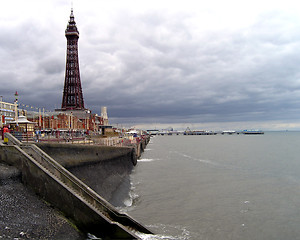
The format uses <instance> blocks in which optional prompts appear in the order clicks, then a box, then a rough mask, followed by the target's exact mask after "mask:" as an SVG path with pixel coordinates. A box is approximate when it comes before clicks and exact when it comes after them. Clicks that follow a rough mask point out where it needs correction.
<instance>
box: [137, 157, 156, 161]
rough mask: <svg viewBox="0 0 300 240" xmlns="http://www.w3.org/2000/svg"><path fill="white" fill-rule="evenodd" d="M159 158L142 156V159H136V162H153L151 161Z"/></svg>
mask: <svg viewBox="0 0 300 240" xmlns="http://www.w3.org/2000/svg"><path fill="white" fill-rule="evenodd" d="M157 160H159V159H152V158H142V159H138V162H153V161H157Z"/></svg>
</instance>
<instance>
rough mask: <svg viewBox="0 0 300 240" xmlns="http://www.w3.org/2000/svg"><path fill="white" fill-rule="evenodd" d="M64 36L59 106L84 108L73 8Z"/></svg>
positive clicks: (66, 108)
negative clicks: (64, 60)
mask: <svg viewBox="0 0 300 240" xmlns="http://www.w3.org/2000/svg"><path fill="white" fill-rule="evenodd" d="M65 36H66V38H67V57H66V72H65V84H64V91H63V99H62V105H61V108H62V110H84V101H83V94H82V88H81V81H80V72H79V60H78V39H79V31H78V29H77V26H76V22H75V18H74V14H73V8H72V9H71V14H70V20H69V23H68V25H67V28H66V31H65Z"/></svg>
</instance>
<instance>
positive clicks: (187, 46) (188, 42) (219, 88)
mask: <svg viewBox="0 0 300 240" xmlns="http://www.w3.org/2000/svg"><path fill="white" fill-rule="evenodd" d="M30 3H31V2H30ZM89 3H93V4H95V7H94V8H90V7H89V6H90V4H86V3H85V4H83V3H81V2H79V3H78V5H79V8H77V9H76V8H75V11H74V14H75V21H76V22H77V26H78V29H79V32H80V38H79V57H80V72H81V80H82V87H83V94H84V99H85V104H86V106H87V107H88V108H91V109H92V110H93V111H95V112H98V113H99V112H100V107H101V106H107V107H108V113H109V115H110V117H111V118H112V119H115V120H116V121H121V120H122V121H124V122H135V123H137V122H148V123H151V122H155V121H156V122H157V121H161V122H166V124H167V122H168V121H169V122H173V123H175V122H185V121H190V122H220V123H222V122H235V121H241V122H246V121H253V122H259V121H272V120H274V121H275V120H284V119H286V121H289V120H290V119H294V120H296V119H299V117H300V115H299V114H298V112H299V111H298V110H299V107H298V106H299V100H298V99H300V91H299V90H300V78H299V77H300V71H299V70H298V69H299V67H298V63H299V60H300V59H299V58H300V54H299V53H300V44H299V39H300V31H299V29H300V28H299V27H300V26H299V22H300V21H299V17H298V16H297V15H296V14H295V13H294V12H293V11H292V10H291V8H287V6H286V5H284V7H282V6H283V5H280V6H279V5H278V7H277V6H276V4H275V5H272V8H271V7H270V6H269V5H267V4H265V3H264V4H262V5H259V4H258V3H255V2H253V4H252V5H251V4H250V3H247V4H246V5H247V6H246V7H243V6H241V5H240V4H237V5H234V6H236V8H235V9H233V8H230V6H227V5H224V6H223V7H221V6H220V8H213V7H212V6H214V5H213V4H216V3H219V2H218V1H214V3H211V5H209V4H208V3H207V4H208V5H207V4H204V3H202V5H201V7H200V5H199V3H197V2H195V1H192V3H193V4H190V5H187V6H182V5H180V4H179V3H178V2H175V3H174V6H173V5H172V7H169V6H168V5H167V4H162V5H161V6H160V7H159V5H156V4H155V2H153V3H152V4H149V6H148V5H147V8H146V7H143V6H142V5H139V4H137V5H131V4H132V2H131V1H128V4H127V5H128V6H129V7H130V6H135V7H131V8H129V7H127V6H126V4H125V5H124V4H122V3H121V2H119V1H116V2H111V3H109V4H108V3H107V4H104V5H103V6H99V5H98V4H97V3H96V2H93V1H90V2H89ZM117 3H118V4H117ZM228 4H229V3H228ZM55 6H61V7H62V8H61V9H60V10H59V11H58V12H57V17H54V13H55V10H54V7H55ZM217 6H219V5H217ZM40 7H41V6H40ZM175 7H176V8H175ZM268 7H270V8H269V9H268ZM63 10H65V11H63ZM247 10H248V11H247ZM20 14H21V12H20ZM23 14H24V13H23ZM32 14H33V15H32V16H25V17H24V19H23V20H18V21H15V22H14V23H13V24H10V25H6V24H0V31H1V32H2V33H3V34H1V36H0V54H1V59H0V64H1V65H2V66H3V68H2V69H1V70H0V81H1V84H2V86H3V87H2V89H3V94H2V95H4V96H5V97H6V98H9V96H11V95H13V93H14V91H15V90H19V91H20V99H22V101H24V103H28V104H35V105H40V104H41V105H43V106H45V107H47V108H50V109H51V108H52V109H53V108H57V106H59V105H60V103H61V97H62V88H63V82H64V68H65V52H66V39H65V37H64V28H65V26H66V24H67V20H68V17H69V16H68V14H69V7H67V6H66V5H65V4H64V3H63V2H59V1H58V2H54V3H50V2H48V12H47V13H46V14H45V16H44V17H42V15H40V14H38V13H37V12H33V13H32ZM5 16H6V17H5V19H8V18H9V15H5ZM3 19H4V17H3ZM38 19H39V20H41V19H42V20H41V21H37V20H38ZM7 22H8V21H7ZM21 93H22V94H21ZM10 98H11V97H10Z"/></svg>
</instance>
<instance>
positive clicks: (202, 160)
mask: <svg viewBox="0 0 300 240" xmlns="http://www.w3.org/2000/svg"><path fill="white" fill-rule="evenodd" d="M173 152H174V153H176V154H178V155H181V156H183V157H185V158H189V159H191V160H194V161H198V162H202V163H206V164H209V165H214V166H220V164H219V163H216V162H213V161H211V160H206V159H199V158H194V157H192V156H190V155H187V154H184V153H180V152H177V151H173Z"/></svg>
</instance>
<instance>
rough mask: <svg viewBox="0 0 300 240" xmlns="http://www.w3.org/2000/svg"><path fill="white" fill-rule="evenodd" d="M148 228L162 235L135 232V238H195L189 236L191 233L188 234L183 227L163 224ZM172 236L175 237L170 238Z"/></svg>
mask: <svg viewBox="0 0 300 240" xmlns="http://www.w3.org/2000/svg"><path fill="white" fill-rule="evenodd" d="M149 227H150V228H152V229H154V228H156V229H157V230H155V232H161V233H162V234H155V235H152V234H144V233H140V232H135V234H136V235H137V236H139V237H140V238H141V239H143V240H161V239H165V240H188V239H191V238H194V237H195V236H192V235H191V232H189V231H188V230H187V229H186V228H185V227H181V226H173V225H165V224H155V225H151V226H149ZM170 232H172V234H174V233H175V232H176V233H175V235H176V236H172V235H171V234H170ZM194 239H195V238H194Z"/></svg>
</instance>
